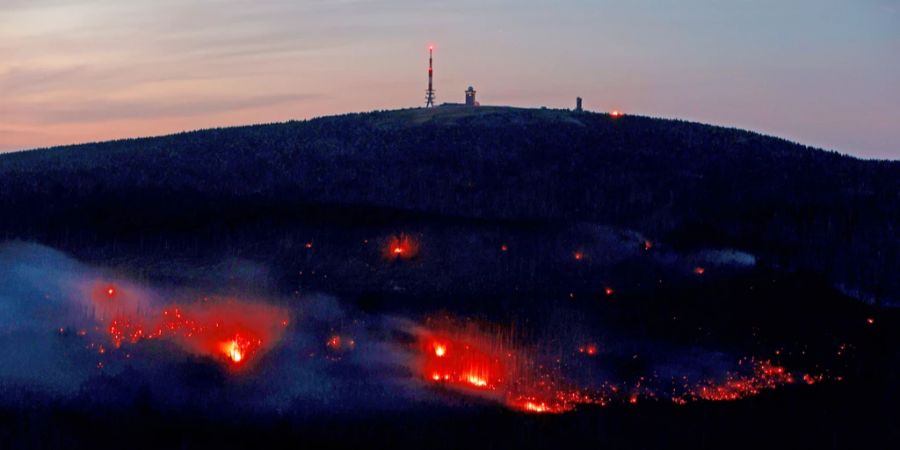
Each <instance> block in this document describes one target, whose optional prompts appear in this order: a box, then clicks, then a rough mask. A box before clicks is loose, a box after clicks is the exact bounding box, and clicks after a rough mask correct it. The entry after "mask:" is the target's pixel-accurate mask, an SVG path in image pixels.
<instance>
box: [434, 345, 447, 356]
mask: <svg viewBox="0 0 900 450" xmlns="http://www.w3.org/2000/svg"><path fill="white" fill-rule="evenodd" d="M446 354H447V347H446V346H444V345H442V344H438V343H435V344H434V356H437V357H438V358H441V357H443V356H444V355H446Z"/></svg>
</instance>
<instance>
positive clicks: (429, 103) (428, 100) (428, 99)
mask: <svg viewBox="0 0 900 450" xmlns="http://www.w3.org/2000/svg"><path fill="white" fill-rule="evenodd" d="M433 53H434V46H433V45H430V46H428V90H427V91H425V107H426V108H433V107H434V84H433V79H434V66H433V65H432V62H433V57H434V55H433Z"/></svg>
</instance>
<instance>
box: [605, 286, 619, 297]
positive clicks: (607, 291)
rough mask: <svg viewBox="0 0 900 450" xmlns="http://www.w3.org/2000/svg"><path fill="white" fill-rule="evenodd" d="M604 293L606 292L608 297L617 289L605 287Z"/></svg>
mask: <svg viewBox="0 0 900 450" xmlns="http://www.w3.org/2000/svg"><path fill="white" fill-rule="evenodd" d="M603 293H604V294H606V296H607V297H609V296H611V295H613V294H615V293H616V290H615V289H613V288H611V287H606V288H604V289H603Z"/></svg>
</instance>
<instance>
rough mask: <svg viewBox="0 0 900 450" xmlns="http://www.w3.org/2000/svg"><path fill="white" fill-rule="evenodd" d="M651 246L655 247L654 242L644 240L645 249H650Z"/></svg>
mask: <svg viewBox="0 0 900 450" xmlns="http://www.w3.org/2000/svg"><path fill="white" fill-rule="evenodd" d="M651 248H653V242H651V241H649V240H644V250H650V249H651Z"/></svg>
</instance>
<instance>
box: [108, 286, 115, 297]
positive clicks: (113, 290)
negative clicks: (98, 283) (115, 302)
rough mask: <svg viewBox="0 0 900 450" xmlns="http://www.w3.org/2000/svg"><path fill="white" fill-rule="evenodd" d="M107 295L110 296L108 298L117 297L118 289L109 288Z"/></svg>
mask: <svg viewBox="0 0 900 450" xmlns="http://www.w3.org/2000/svg"><path fill="white" fill-rule="evenodd" d="M106 295H108V296H110V297H112V296H114V295H116V289H115V288H109V289H107V290H106Z"/></svg>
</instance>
